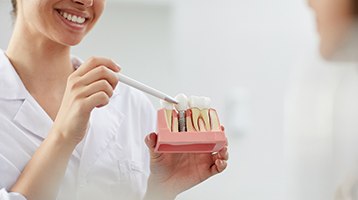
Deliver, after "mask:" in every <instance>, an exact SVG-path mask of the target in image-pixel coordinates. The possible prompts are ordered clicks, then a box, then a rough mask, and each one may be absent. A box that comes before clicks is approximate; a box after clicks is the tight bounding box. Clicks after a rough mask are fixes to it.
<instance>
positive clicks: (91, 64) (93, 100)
mask: <svg viewBox="0 0 358 200" xmlns="http://www.w3.org/2000/svg"><path fill="white" fill-rule="evenodd" d="M119 71H120V68H119V66H118V65H116V64H115V63H114V62H113V61H112V60H109V59H106V58H96V57H93V58H90V59H89V60H87V61H86V62H85V63H83V64H82V65H81V66H80V67H79V68H78V69H77V70H76V71H75V72H73V73H72V74H71V75H70V76H69V77H68V80H67V86H66V90H65V94H64V97H63V100H62V104H61V107H60V109H59V112H58V114H57V117H56V119H55V122H54V125H53V129H54V130H55V131H53V132H56V133H60V134H61V136H62V137H63V138H65V140H66V141H70V142H74V143H79V142H80V141H81V140H82V139H83V137H84V136H85V134H86V131H87V127H88V121H89V117H90V113H91V111H92V110H93V109H94V108H96V107H97V108H99V107H102V106H105V105H107V104H108V102H109V99H110V97H111V96H112V95H113V90H114V88H115V87H116V85H117V83H118V79H117V78H116V76H115V73H114V72H119Z"/></svg>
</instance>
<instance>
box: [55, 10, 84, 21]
mask: <svg viewBox="0 0 358 200" xmlns="http://www.w3.org/2000/svg"><path fill="white" fill-rule="evenodd" d="M56 10H58V11H62V12H66V13H68V14H71V15H76V16H78V17H83V18H85V19H90V18H91V16H90V14H88V13H87V12H83V11H78V10H74V9H66V8H58V9H56Z"/></svg>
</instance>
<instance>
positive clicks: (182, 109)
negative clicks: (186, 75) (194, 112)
mask: <svg viewBox="0 0 358 200" xmlns="http://www.w3.org/2000/svg"><path fill="white" fill-rule="evenodd" d="M175 99H176V101H177V102H178V104H176V105H175V108H176V109H177V111H178V113H179V119H178V126H179V127H178V129H179V132H186V130H187V129H186V110H187V109H188V97H187V96H186V95H185V94H178V95H177V96H176V97H175Z"/></svg>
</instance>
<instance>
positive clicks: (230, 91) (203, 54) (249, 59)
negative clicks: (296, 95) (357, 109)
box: [0, 0, 316, 200]
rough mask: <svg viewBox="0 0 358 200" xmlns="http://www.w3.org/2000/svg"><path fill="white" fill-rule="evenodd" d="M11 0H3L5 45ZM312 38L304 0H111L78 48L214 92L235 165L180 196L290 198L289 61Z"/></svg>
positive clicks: (156, 78)
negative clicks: (286, 155)
mask: <svg viewBox="0 0 358 200" xmlns="http://www.w3.org/2000/svg"><path fill="white" fill-rule="evenodd" d="M9 2H10V1H8V0H0V48H1V49H4V50H5V49H6V46H7V42H8V39H9V37H10V34H11V24H12V22H11V18H10V15H9V12H10V6H9ZM24 34H25V33H24ZM315 43H316V36H315V29H314V18H313V16H312V13H311V12H310V10H309V8H308V7H307V5H306V1H305V0H156V1H154V0H112V1H110V0H108V2H107V8H106V11H105V13H104V16H103V18H102V19H101V21H100V22H99V24H98V25H97V26H96V28H95V29H94V31H92V32H91V33H90V35H89V36H88V37H87V38H86V39H85V40H84V41H83V43H81V45H79V46H78V47H75V48H74V49H73V54H75V55H78V56H80V57H82V58H83V59H86V58H87V57H89V56H91V55H99V56H107V57H110V58H113V59H114V60H116V61H117V62H119V63H120V64H121V65H122V67H123V72H124V73H125V74H127V75H129V76H131V77H133V78H135V79H137V80H140V81H142V82H145V83H147V84H149V85H151V86H153V87H156V88H158V89H160V90H163V91H165V92H167V93H169V94H171V95H173V96H175V95H176V94H177V93H180V92H183V93H186V94H187V95H205V96H209V97H211V98H212V100H213V107H215V108H217V110H218V111H219V115H220V118H221V121H222V123H223V124H224V125H225V127H226V130H227V134H228V137H229V143H230V161H229V167H228V169H227V170H226V171H225V172H224V173H223V174H221V175H220V176H217V177H214V178H211V179H210V180H208V181H206V182H205V183H203V184H201V185H199V186H197V187H195V188H193V189H191V190H190V191H187V192H185V193H184V194H182V195H181V196H180V197H179V198H178V199H182V200H184V199H206V200H214V199H227V200H231V199H232V200H237V199H248V200H262V199H266V200H280V199H282V200H283V196H282V192H283V191H282V190H283V183H284V178H285V177H284V176H283V170H284V167H283V162H284V161H283V136H284V133H283V109H284V106H283V103H284V95H285V90H286V86H287V84H288V83H289V77H290V72H291V66H293V65H294V64H295V63H296V62H299V61H300V60H301V59H305V57H306V56H305V54H306V52H311V51H312V47H314V46H315ZM151 99H152V100H153V103H154V104H155V105H156V106H157V107H158V103H157V100H156V99H154V98H151Z"/></svg>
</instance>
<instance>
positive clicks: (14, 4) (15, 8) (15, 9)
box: [11, 0, 17, 16]
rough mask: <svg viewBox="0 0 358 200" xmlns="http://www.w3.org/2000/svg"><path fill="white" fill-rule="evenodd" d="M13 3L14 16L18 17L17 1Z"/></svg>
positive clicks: (12, 1) (14, 0) (13, 0)
mask: <svg viewBox="0 0 358 200" xmlns="http://www.w3.org/2000/svg"><path fill="white" fill-rule="evenodd" d="M11 3H12V14H13V15H14V16H16V13H17V0H11Z"/></svg>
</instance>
